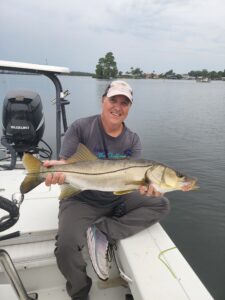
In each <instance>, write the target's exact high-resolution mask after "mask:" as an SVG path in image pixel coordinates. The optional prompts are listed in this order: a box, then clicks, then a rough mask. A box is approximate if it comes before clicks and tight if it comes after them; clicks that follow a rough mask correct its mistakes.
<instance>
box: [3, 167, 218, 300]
mask: <svg viewBox="0 0 225 300" xmlns="http://www.w3.org/2000/svg"><path fill="white" fill-rule="evenodd" d="M24 176H25V172H24V170H13V171H0V179H1V180H0V182H1V187H0V195H1V196H3V197H6V198H8V199H11V195H12V194H13V193H15V192H18V191H19V186H20V183H21V182H22V180H23V178H24ZM58 194H59V187H58V186H53V187H52V188H51V190H50V189H49V188H47V187H46V186H45V185H44V184H42V185H40V186H39V187H37V188H35V189H34V190H33V191H32V192H30V193H28V194H27V195H25V199H24V202H23V203H22V205H21V208H20V219H19V220H18V222H17V223H16V224H15V225H14V226H13V227H11V228H10V229H8V230H7V231H4V232H2V233H1V235H5V234H8V233H12V232H15V231H17V230H19V231H20V232H21V236H20V237H18V238H14V239H9V240H5V241H0V248H3V249H5V250H7V251H8V252H9V253H10V255H11V257H12V260H13V261H14V263H15V266H16V268H17V270H18V271H19V274H20V276H21V279H22V281H23V283H24V285H25V287H26V289H27V291H29V292H38V295H39V298H38V299H40V300H47V299H49V300H51V299H55V300H57V299H60V300H66V299H69V297H68V295H67V293H66V291H65V279H64V278H63V277H62V275H61V274H60V272H59V271H58V269H57V266H56V262H55V257H54V254H53V251H54V237H55V234H56V229H57V214H58V200H57V196H58ZM1 216H2V212H0V217H1ZM174 247H175V245H174V243H173V242H172V241H171V239H170V238H169V237H168V235H167V234H166V232H165V231H164V230H163V229H162V227H161V226H160V224H156V225H154V226H152V227H150V228H148V229H146V230H144V231H142V232H141V233H139V234H136V235H135V236H133V237H131V238H128V239H125V240H122V241H120V242H119V243H118V251H117V257H118V260H119V261H120V263H121V268H122V269H123V271H124V272H125V274H126V275H127V276H129V277H130V278H131V279H132V282H130V283H129V287H127V286H126V283H125V282H124V281H122V280H121V279H120V277H119V272H118V270H117V268H116V266H115V264H114V263H112V269H111V272H110V274H111V275H110V279H109V280H108V281H107V282H102V281H100V280H99V279H98V278H97V276H96V275H95V273H94V271H93V269H92V266H91V264H90V260H89V257H88V255H87V253H85V251H86V250H85V251H84V257H85V259H86V260H87V264H88V265H87V271H88V273H89V275H90V276H91V277H92V279H93V286H92V289H91V292H90V299H91V300H103V299H108V300H115V299H118V300H120V299H121V300H122V299H126V298H125V295H126V294H129V293H130V291H131V292H132V295H133V297H134V299H135V300H150V299H154V300H168V299H173V300H176V299H177V300H183V299H193V300H210V299H213V298H212V297H211V295H210V294H209V292H208V291H207V290H206V288H205V287H204V285H203V284H202V283H201V281H200V280H199V278H198V277H197V276H196V274H195V273H194V272H193V270H192V269H191V267H190V266H189V264H188V263H187V262H186V260H185V259H184V257H183V256H182V255H181V253H180V252H179V250H178V249H177V248H174ZM170 248H173V249H171V250H169V249H170ZM2 271H3V270H2V269H1V270H0V295H1V300H6V299H7V300H8V299H10V300H13V299H17V298H16V295H15V293H14V291H13V289H12V287H11V286H10V285H9V281H8V279H7V278H6V276H5V274H4V272H2Z"/></svg>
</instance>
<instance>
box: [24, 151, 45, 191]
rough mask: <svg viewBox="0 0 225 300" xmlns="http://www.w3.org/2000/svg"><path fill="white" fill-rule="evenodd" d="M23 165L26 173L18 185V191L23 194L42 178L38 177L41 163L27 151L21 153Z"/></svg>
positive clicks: (40, 181)
mask: <svg viewBox="0 0 225 300" xmlns="http://www.w3.org/2000/svg"><path fill="white" fill-rule="evenodd" d="M23 165H24V167H25V168H26V170H27V172H28V174H27V176H26V177H25V178H24V180H23V182H22V183H21V185H20V192H21V193H22V194H25V193H28V192H29V191H31V190H33V189H34V188H35V187H36V186H38V185H39V184H40V183H42V182H43V181H44V179H43V178H41V177H40V168H41V165H42V163H41V161H40V160H39V159H37V158H36V157H34V156H33V155H31V154H29V153H25V154H24V155H23Z"/></svg>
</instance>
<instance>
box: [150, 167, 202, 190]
mask: <svg viewBox="0 0 225 300" xmlns="http://www.w3.org/2000/svg"><path fill="white" fill-rule="evenodd" d="M146 176H147V178H148V180H149V182H151V183H152V184H153V186H154V187H155V188H156V190H158V191H159V192H162V193H166V192H171V191H176V190H182V191H190V190H194V189H197V188H198V186H197V184H196V183H197V179H196V178H193V177H188V176H186V175H184V174H182V173H180V172H178V171H176V170H175V169H173V168H170V167H168V166H165V165H160V164H159V165H155V166H153V167H152V168H150V169H149V170H148V171H147V173H146Z"/></svg>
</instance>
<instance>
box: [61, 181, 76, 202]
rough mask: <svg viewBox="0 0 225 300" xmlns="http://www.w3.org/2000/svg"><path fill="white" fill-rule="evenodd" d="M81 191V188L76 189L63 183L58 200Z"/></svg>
mask: <svg viewBox="0 0 225 300" xmlns="http://www.w3.org/2000/svg"><path fill="white" fill-rule="evenodd" d="M80 192H81V190H79V189H76V188H75V187H73V186H71V185H69V184H63V185H61V194H60V195H59V200H63V199H65V198H68V197H72V196H74V195H77V194H79V193H80Z"/></svg>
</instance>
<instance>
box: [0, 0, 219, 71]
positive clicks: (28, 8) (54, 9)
mask: <svg viewBox="0 0 225 300" xmlns="http://www.w3.org/2000/svg"><path fill="white" fill-rule="evenodd" d="M107 52H112V53H113V55H114V57H115V61H116V63H117V67H118V69H119V71H122V72H126V71H130V68H131V67H133V68H140V69H141V70H142V71H144V72H146V73H151V72H153V71H155V72H156V73H157V74H159V73H165V72H167V71H168V70H171V69H172V70H173V71H174V72H175V73H180V74H181V73H187V72H189V71H191V70H195V71H196V70H203V69H207V70H208V71H212V70H214V71H223V70H224V69H225V1H224V0H110V1H109V0H48V1H47V0H0V60H11V61H20V62H27V63H36V64H49V65H53V66H63V67H69V68H70V70H71V71H84V72H95V67H96V64H97V63H98V60H99V58H101V57H104V56H105V54H106V53H107Z"/></svg>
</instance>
